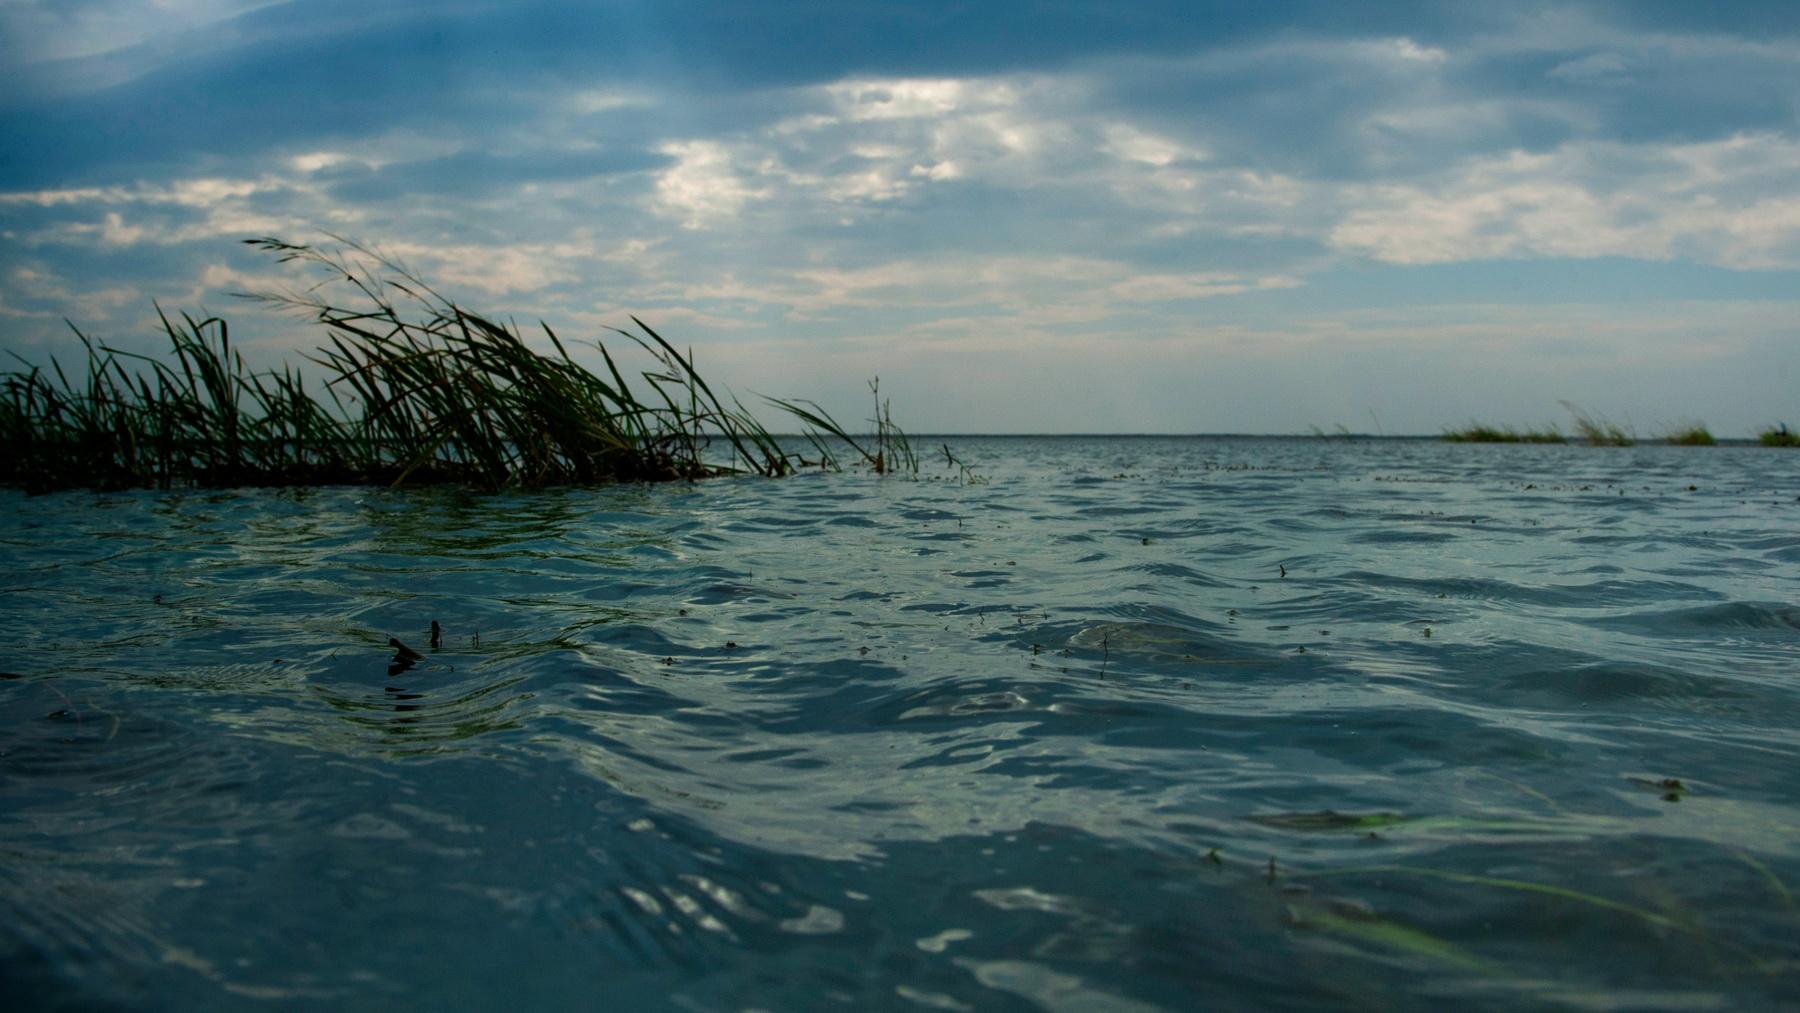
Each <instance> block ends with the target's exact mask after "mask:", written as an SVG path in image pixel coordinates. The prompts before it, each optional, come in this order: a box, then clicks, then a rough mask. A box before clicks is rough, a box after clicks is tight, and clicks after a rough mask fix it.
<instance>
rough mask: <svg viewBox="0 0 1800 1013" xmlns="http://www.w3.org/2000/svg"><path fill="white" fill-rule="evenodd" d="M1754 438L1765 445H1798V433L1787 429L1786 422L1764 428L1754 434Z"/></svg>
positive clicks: (1799, 436)
mask: <svg viewBox="0 0 1800 1013" xmlns="http://www.w3.org/2000/svg"><path fill="white" fill-rule="evenodd" d="M1756 439H1757V442H1758V443H1761V444H1762V445H1763V446H1765V447H1800V433H1796V432H1794V431H1793V430H1792V429H1789V428H1788V427H1787V423H1786V422H1781V423H1777V424H1776V425H1773V426H1770V427H1769V428H1767V429H1764V430H1763V431H1762V432H1760V433H1758V434H1756Z"/></svg>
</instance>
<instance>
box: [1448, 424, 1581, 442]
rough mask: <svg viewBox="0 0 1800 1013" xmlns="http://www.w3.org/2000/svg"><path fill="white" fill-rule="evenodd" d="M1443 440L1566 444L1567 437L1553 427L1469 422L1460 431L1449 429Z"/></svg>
mask: <svg viewBox="0 0 1800 1013" xmlns="http://www.w3.org/2000/svg"><path fill="white" fill-rule="evenodd" d="M1444 439H1445V440H1447V441H1448V442H1450V443H1567V442H1569V440H1568V437H1566V436H1564V435H1563V434H1562V431H1561V430H1559V429H1557V428H1556V427H1555V426H1545V427H1544V428H1542V429H1514V428H1512V427H1511V426H1490V425H1486V424H1484V423H1479V422H1471V423H1469V424H1468V425H1467V426H1465V427H1463V428H1461V429H1451V430H1448V431H1446V432H1445V433H1444Z"/></svg>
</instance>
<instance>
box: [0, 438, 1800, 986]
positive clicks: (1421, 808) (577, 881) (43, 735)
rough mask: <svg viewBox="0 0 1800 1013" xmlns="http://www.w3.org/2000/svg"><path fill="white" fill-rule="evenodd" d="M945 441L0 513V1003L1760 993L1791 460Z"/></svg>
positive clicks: (1795, 578) (1795, 823) (1341, 446)
mask: <svg viewBox="0 0 1800 1013" xmlns="http://www.w3.org/2000/svg"><path fill="white" fill-rule="evenodd" d="M952 442H953V446H954V447H955V449H956V450H957V452H958V454H959V455H960V456H961V457H963V458H964V459H966V460H969V461H971V462H973V463H974V464H975V465H976V466H977V468H978V469H979V471H980V472H981V473H982V474H983V475H984V476H985V477H986V478H988V479H989V481H988V482H987V483H986V484H978V485H967V484H960V483H958V482H956V481H954V478H955V475H956V473H955V472H954V471H953V470H951V471H944V470H943V469H942V468H938V467H927V469H926V473H927V475H933V476H936V475H944V476H949V477H948V478H947V479H946V478H942V477H938V478H929V479H926V480H917V481H913V480H905V479H897V478H893V477H888V478H879V477H875V476H869V475H860V474H847V475H805V476H800V477H795V478H789V479H783V480H720V481H713V482H707V483H703V484H698V485H669V486H656V487H615V488H603V489H581V490H552V491H548V492H540V493H529V494H512V495H479V494H472V493H467V492H461V491H454V490H441V489H440V490H424V491H387V490H369V489H325V490H302V491H264V490H246V491H229V492H178V493H154V492H136V493H116V494H96V493H65V494H57V495H49V496H40V497H27V496H24V495H22V494H18V493H11V492H0V506H3V510H0V546H3V549H0V551H3V552H4V557H3V558H4V562H5V566H4V587H3V591H4V593H3V594H0V645H3V647H0V670H3V671H4V675H3V676H0V1008H4V1009H7V1010H28V1009H71V1010H75V1009H79V1010H193V1009H269V1010H275V1009H281V1010H290V1009H300V1010H310V1009H317V1010H387V1009H395V1008H412V1009H429V1010H498V1009H618V1010H660V1009H681V1010H748V1009H766V1010H792V1009H831V1008H848V1009H862V1010H866V1009H883V1010H886V1009H895V1010H1015V1009H1016V1010H1026V1009H1049V1010H1149V1009H1200V1008H1206V1009H1253V1008H1269V1007H1276V1008H1291V1009H1304V1008H1341V1007H1344V1006H1352V1007H1382V1008H1416V1009H1441V1008H1444V1007H1445V1006H1446V1005H1449V1004H1456V1005H1458V1006H1461V1007H1464V1008H1471V1007H1472V1008H1519V1007H1532V1008H1569V1009H1682V1010H1686V1009H1708V1008H1773V1007H1777V1006H1780V1005H1783V1004H1784V1003H1785V1002H1793V1001H1795V1000H1796V999H1797V998H1800V899H1797V897H1796V894H1797V893H1800V501H1797V496H1800V454H1797V453H1795V452H1792V451H1781V450H1771V449H1764V448H1758V447H1720V448H1673V447H1639V448H1631V449H1589V448H1584V447H1520V446H1468V445H1448V444H1442V443H1438V442H1433V441H1405V440H1379V441H1351V440H1268V439H1222V438H1221V439H1209V438H1196V439H1149V438H1142V439H1136V438H1107V439H1101V438H1095V439H1075V438H1068V439H1062V438H1057V439H1042V438H1032V439H1026V438H1009V439H993V438H989V439H973V438H965V439H957V440H953V441H952ZM1284 571H1285V575H1284ZM434 619H436V620H438V621H439V622H440V623H441V624H442V627H443V630H444V635H443V639H442V643H441V646H440V647H439V648H438V649H436V650H432V649H430V648H429V647H428V646H427V642H428V640H429V634H428V632H427V630H428V627H429V625H430V623H431V621H432V620H434ZM390 636H398V637H400V638H401V639H402V640H404V641H405V642H406V643H408V644H410V645H412V646H413V647H415V648H417V649H418V650H419V651H420V652H421V653H423V654H424V655H425V656H426V657H425V659H424V660H423V661H421V662H419V663H418V664H416V665H414V666H412V667H410V668H403V669H401V670H398V671H392V672H390V659H391V658H392V656H393V654H394V652H393V650H392V649H390V648H388V647H387V646H386V645H387V641H388V638H389V637H390Z"/></svg>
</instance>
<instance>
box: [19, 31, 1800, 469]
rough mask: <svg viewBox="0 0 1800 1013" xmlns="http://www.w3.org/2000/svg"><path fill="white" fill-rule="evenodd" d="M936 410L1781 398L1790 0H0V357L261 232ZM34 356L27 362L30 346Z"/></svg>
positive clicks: (1212, 419)
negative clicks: (329, 245)
mask: <svg viewBox="0 0 1800 1013" xmlns="http://www.w3.org/2000/svg"><path fill="white" fill-rule="evenodd" d="M330 235H336V236H342V237H347V238H350V239H354V240H357V241H359V242H362V243H365V244H369V245H370V246H372V247H374V248H377V249H379V250H380V251H382V252H383V253H384V254H386V255H388V256H390V257H392V258H394V259H396V260H398V261H400V262H402V263H403V264H405V265H406V266H407V267H409V268H411V269H412V270H413V271H415V272H417V273H418V274H420V275H422V276H423V277H425V278H426V279H428V280H429V281H431V282H432V283H433V284H434V285H435V286H436V287H437V288H438V289H439V290H441V291H443V292H444V293H445V294H446V295H448V296H450V297H452V298H454V299H455V300H457V301H458V302H460V303H462V304H465V305H467V306H468V307H470V308H472V309H476V310H478V311H481V312H484V313H487V314H490V315H495V316H500V317H505V318H510V319H513V320H516V321H517V322H518V323H519V324H520V326H521V327H522V328H524V329H525V331H526V333H527V335H528V338H529V339H530V340H532V341H534V342H538V343H541V344H542V346H543V347H544V348H546V349H548V347H549V345H548V342H547V341H545V340H544V339H542V338H541V337H539V336H537V335H538V334H539V332H537V331H536V330H535V326H536V323H537V322H538V321H540V320H541V321H545V322H548V323H549V324H550V325H551V326H553V327H554V328H555V329H556V331H557V333H558V334H559V335H561V336H563V337H564V338H566V339H584V338H585V339H594V338H604V337H605V336H606V334H607V333H608V330H607V329H608V328H610V327H616V326H626V327H629V326H630V320H631V316H632V315H633V314H635V315H636V316H638V317H640V318H642V319H643V320H644V321H645V322H646V323H648V324H650V325H651V326H652V327H655V328H656V329H657V330H658V331H659V332H660V333H662V334H663V335H664V336H666V337H668V338H669V339H670V340H671V341H673V342H675V343H676V344H678V345H683V346H689V347H691V348H692V349H693V351H694V353H695V356H696V360H697V364H698V366H699V367H700V371H701V372H702V373H703V374H704V375H705V376H707V378H708V379H709V380H710V381H712V382H713V383H714V384H715V385H720V386H727V387H730V388H731V389H732V390H734V391H736V392H737V393H738V394H740V395H741V396H743V397H745V398H746V400H749V399H750V398H751V397H752V395H753V394H759V393H760V394H771V395H777V396H798V397H808V398H814V399H816V400H818V401H820V402H822V403H823V404H825V405H826V406H827V407H828V408H831V409H832V410H834V411H835V412H837V413H838V414H839V415H840V417H843V418H846V419H851V418H859V417H861V416H862V415H865V414H866V413H867V406H866V403H865V402H866V401H867V395H868V390H867V386H866V384H867V381H868V380H869V379H870V378H871V377H877V376H878V377H879V378H880V384H881V392H882V394H883V395H884V396H886V397H889V398H891V399H892V404H893V412H894V417H895V420H896V421H898V422H899V423H900V424H901V425H902V426H904V427H906V428H907V429H909V430H911V431H915V432H995V433H1001V432H1159V433H1198V432H1239V433H1297V432H1306V431H1309V430H1310V429H1311V427H1315V426H1316V427H1319V428H1321V429H1324V430H1326V431H1331V430H1334V429H1336V428H1337V427H1339V426H1343V427H1346V428H1348V429H1350V430H1354V431H1359V432H1365V431H1366V432H1377V431H1379V432H1385V433H1390V434H1395V433H1436V432H1439V431H1442V430H1443V429H1445V428H1447V427H1452V426H1457V425H1462V424H1465V423H1467V422H1470V421H1483V422H1490V423H1495V424H1508V425H1531V426H1536V425H1543V424H1547V423H1558V424H1561V425H1562V426H1563V427H1564V428H1565V429H1566V428H1568V426H1569V415H1568V413H1567V412H1566V410H1565V409H1564V408H1563V407H1562V405H1561V402H1563V401H1568V402H1573V403H1576V404H1578V405H1580V406H1581V407H1582V408H1583V409H1585V410H1586V411H1588V412H1589V413H1592V414H1596V415H1600V416H1604V417H1606V418H1609V419H1611V420H1613V421H1615V422H1619V423H1623V424H1627V425H1630V426H1632V427H1634V428H1635V429H1636V430H1637V431H1638V432H1639V434H1640V435H1641V436H1650V435H1654V434H1656V433H1658V432H1661V431H1666V430H1667V429H1670V428H1672V427H1674V426H1676V425H1678V424H1682V423H1685V422H1690V421H1698V422H1702V423H1704V424H1706V425H1709V426H1710V427H1711V428H1712V430H1713V431H1714V432H1715V433H1716V434H1717V435H1720V436H1723V437H1742V436H1748V435H1751V434H1752V433H1753V432H1754V431H1755V430H1756V429H1758V428H1761V427H1763V426H1767V425H1770V424H1772V423H1774V422H1775V421H1777V420H1781V419H1786V420H1788V421H1789V422H1790V423H1800V4H1795V3H1792V2H1791V0H1786V2H1779V3H1731V2H1724V3H1718V4H1695V3H1691V2H1686V0H1670V2H1663V0H1635V2H1622V0H1621V2H1606V3H1599V2H1586V3H1543V4H1536V3H1530V2H1522V3H1508V4H1483V5H1476V4H1468V3H1461V2H1453V3H1432V2H1394V3H1383V4H1347V3H1342V2H1337V0H1324V2H1316V3H1283V2H1265V3H1258V4H1247V3H1238V2H1233V3H1221V2H1205V0H1186V2H1179V3H1176V2H1169V3H1162V2H1156V0H1147V2H1139V3H1128V4H1119V3H1115V2H1104V3H1103V2H1098V0H1095V2H1078V0H1071V2H1057V3H1050V2H1043V3H1002V2H979V3H978V2H966V3H908V2H866V3H853V4H825V3H816V4H801V3H789V2H783V0H761V2H753V3H708V2H691V0H659V2H642V3H617V2H607V0H600V2H569V0H502V2H481V0H468V2H458V0H446V2H438V3H416V2H409V0H384V2H382V3H369V2H367V0H357V2H344V0H305V2H279V0H274V2H272V0H185V2H184V0H0V348H4V349H6V350H8V351H10V352H13V353H15V354H16V355H17V356H19V357H21V358H24V359H26V360H27V361H30V362H43V361H47V359H48V357H49V356H51V355H53V354H54V355H59V356H63V357H64V358H65V359H67V358H68V357H69V356H70V355H71V354H72V353H75V352H78V350H79V345H78V343H77V342H76V339H75V338H74V337H73V334H72V332H71V330H70V327H69V324H71V323H72V324H74V325H75V326H77V327H79V328H80V329H81V331H82V332H84V333H86V334H89V335H91V336H93V337H95V338H97V339H100V340H103V341H105V342H107V343H109V344H111V345H113V346H116V347H118V348H121V349H126V350H133V351H143V352H149V351H154V350H158V349H160V348H162V347H164V346H165V342H164V341H163V340H162V339H160V338H159V337H158V335H157V331H156V316H155V313H156V309H155V307H156V306H157V305H158V304H160V305H161V306H163V307H165V308H167V309H170V310H176V309H186V310H190V311H194V312H201V311H208V312H212V313H217V314H220V315H222V316H225V317H227V318H228V319H229V320H230V321H231V324H232V337H233V340H234V342H235V343H236V344H237V346H238V347H239V348H240V349H241V350H243V351H244V354H245V355H246V356H247V357H249V358H250V359H251V360H252V361H253V362H255V363H258V364H263V365H273V364H275V363H278V362H282V361H290V362H295V363H301V362H302V361H303V360H301V358H300V356H301V355H302V354H303V353H304V352H305V351H307V350H309V349H311V348H313V347H315V346H316V345H318V344H319V343H320V341H321V340H322V338H323V335H322V333H321V332H320V331H319V330H318V329H317V328H316V327H309V326H307V325H306V324H305V323H304V321H302V320H299V319H296V318H295V317H293V316H290V315H281V314H278V313H274V312H272V311H271V310H270V309H269V308H267V307H265V306H263V305H260V304H256V303H252V302H247V301H244V300H242V299H240V298H237V297H236V296H235V295H234V293H238V292H242V291H246V290H249V291H264V290H269V289H276V288H280V287H283V286H284V285H291V284H293V283H296V282H298V281H301V280H302V279H300V278H297V277H296V276H295V275H294V273H293V271H292V269H291V265H289V266H284V265H281V264H278V263H276V262H275V261H274V260H272V259H271V258H270V257H269V256H268V255H266V254H262V253H259V252H258V251H256V250H255V249H253V248H251V247H248V246H246V245H245V244H243V243H242V242H240V240H243V239H246V238H252V237H259V236H278V237H280V238H283V239H286V240H289V241H292V242H319V241H323V240H324V239H325V238H326V237H327V236H330ZM15 361H16V360H15Z"/></svg>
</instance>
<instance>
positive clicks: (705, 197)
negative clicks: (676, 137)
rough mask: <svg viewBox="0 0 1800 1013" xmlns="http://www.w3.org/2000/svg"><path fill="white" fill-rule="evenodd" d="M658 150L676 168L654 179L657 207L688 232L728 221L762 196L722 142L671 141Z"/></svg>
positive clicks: (761, 191) (672, 167) (665, 170)
mask: <svg viewBox="0 0 1800 1013" xmlns="http://www.w3.org/2000/svg"><path fill="white" fill-rule="evenodd" d="M660 150H661V151H662V153H663V154H665V155H669V156H671V157H672V158H674V159H675V164H674V165H672V166H670V167H669V168H667V169H664V170H663V171H662V172H661V173H659V174H658V175H657V178H656V198H657V205H658V207H659V209H660V210H661V211H663V213H665V214H669V215H672V216H674V217H677V218H680V219H681V223H682V225H684V226H686V227H687V228H690V229H693V228H700V227H702V226H705V225H707V224H709V223H712V222H716V221H719V220H729V219H731V218H732V217H734V216H735V215H737V213H738V212H739V211H740V210H742V209H743V207H744V205H745V204H746V203H748V202H749V201H751V200H755V199H757V198H758V197H761V196H764V193H765V192H764V191H763V190H761V189H760V188H757V187H753V186H750V185H748V184H747V183H746V178H747V177H748V175H749V174H748V173H746V172H744V171H742V170H740V169H739V168H738V166H737V165H736V164H734V159H733V157H732V154H733V153H732V149H731V148H730V147H728V146H727V145H726V144H724V143H722V142H719V141H710V140H688V141H672V142H670V143H668V144H665V145H663V146H662V148H661V149H660Z"/></svg>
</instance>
